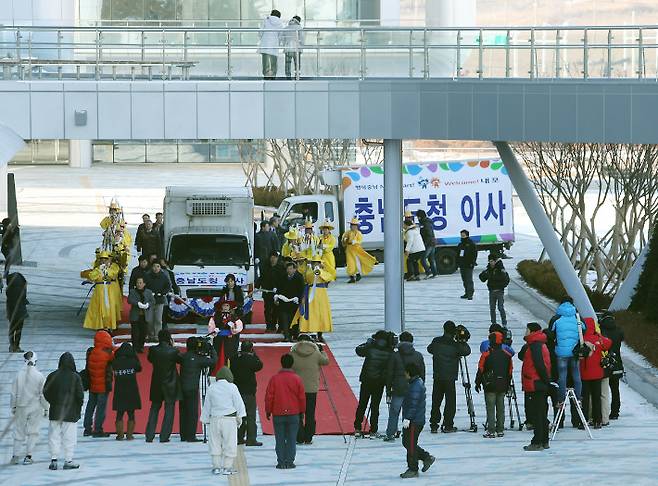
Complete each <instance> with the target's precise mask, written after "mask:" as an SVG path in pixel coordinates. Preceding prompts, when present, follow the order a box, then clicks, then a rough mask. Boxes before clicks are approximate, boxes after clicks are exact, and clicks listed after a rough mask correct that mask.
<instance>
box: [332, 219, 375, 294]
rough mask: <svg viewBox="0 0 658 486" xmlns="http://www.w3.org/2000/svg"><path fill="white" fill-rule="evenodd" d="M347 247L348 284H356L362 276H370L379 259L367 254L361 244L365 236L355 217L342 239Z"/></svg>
mask: <svg viewBox="0 0 658 486" xmlns="http://www.w3.org/2000/svg"><path fill="white" fill-rule="evenodd" d="M341 241H342V243H343V246H344V247H345V259H346V262H347V275H348V276H349V277H350V279H349V281H348V282H347V283H355V282H358V281H359V280H361V277H362V276H366V275H368V274H369V273H370V272H372V269H373V268H374V266H375V265H376V264H377V259H376V258H375V257H374V256H372V255H370V254H369V253H368V252H366V251H365V250H364V249H363V247H362V246H361V243H362V242H363V234H362V233H361V231H359V218H357V217H356V216H354V217H353V218H352V220H351V221H350V229H349V230H348V231H346V232H345V233H343V237H342V238H341Z"/></svg>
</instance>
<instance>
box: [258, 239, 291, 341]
mask: <svg viewBox="0 0 658 486" xmlns="http://www.w3.org/2000/svg"><path fill="white" fill-rule="evenodd" d="M284 273H285V268H284V267H283V264H282V263H281V261H280V258H279V253H278V252H277V251H276V250H272V252H271V253H270V256H269V259H268V262H267V264H266V265H265V266H264V267H263V269H262V271H261V273H260V275H259V276H258V278H257V279H256V288H259V289H262V291H263V304H264V305H265V324H266V327H267V330H269V331H274V330H275V329H276V323H277V319H276V317H277V316H276V306H275V305H274V295H275V294H276V286H277V283H278V282H279V280H281V278H282V277H283V274H284Z"/></svg>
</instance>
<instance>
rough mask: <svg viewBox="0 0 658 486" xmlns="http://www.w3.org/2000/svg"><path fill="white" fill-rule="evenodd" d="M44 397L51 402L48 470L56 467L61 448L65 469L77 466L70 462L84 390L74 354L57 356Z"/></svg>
mask: <svg viewBox="0 0 658 486" xmlns="http://www.w3.org/2000/svg"><path fill="white" fill-rule="evenodd" d="M43 396H44V397H46V400H47V401H48V403H49V404H50V411H49V412H48V418H49V419H50V426H49V428H48V447H49V448H50V457H51V460H50V466H49V467H48V469H50V470H51V471H56V470H57V456H58V455H59V453H60V449H63V450H64V460H65V462H64V469H78V468H79V467H80V465H79V464H76V463H74V462H73V452H74V450H75V444H76V442H77V440H78V435H77V427H76V424H77V422H78V421H79V420H80V412H81V411H82V402H83V401H84V398H85V393H84V391H83V389H82V380H81V379H80V375H79V374H78V372H77V371H76V369H75V360H74V359H73V355H72V354H71V353H69V352H68V351H67V352H66V353H64V354H62V355H61V356H60V358H59V365H58V367H57V370H56V371H53V372H52V373H50V374H49V375H48V378H46V383H45V385H44V386H43Z"/></svg>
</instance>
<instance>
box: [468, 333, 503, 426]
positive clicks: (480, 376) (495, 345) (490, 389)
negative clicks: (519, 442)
mask: <svg viewBox="0 0 658 486" xmlns="http://www.w3.org/2000/svg"><path fill="white" fill-rule="evenodd" d="M502 345H503V334H502V333H501V332H492V333H491V334H489V349H487V350H486V351H485V352H483V353H482V354H481V355H480V361H479V362H478V371H477V373H476V375H475V391H476V392H477V393H480V390H481V389H482V388H484V401H485V403H486V406H487V431H486V433H485V434H484V437H486V438H487V439H491V438H495V437H503V436H504V435H505V395H506V394H507V390H508V388H509V386H510V383H511V381H512V353H510V352H509V351H507V350H506V349H504V348H503V347H502Z"/></svg>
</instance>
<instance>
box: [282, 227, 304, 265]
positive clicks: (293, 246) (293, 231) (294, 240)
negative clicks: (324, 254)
mask: <svg viewBox="0 0 658 486" xmlns="http://www.w3.org/2000/svg"><path fill="white" fill-rule="evenodd" d="M283 236H284V237H285V239H286V242H285V243H284V244H283V246H282V247H281V256H282V257H283V258H284V259H286V260H289V261H292V256H293V254H294V253H296V252H298V251H299V244H298V243H299V239H300V237H299V232H298V231H297V228H294V227H292V228H290V229H288V232H287V233H284V235H283Z"/></svg>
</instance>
